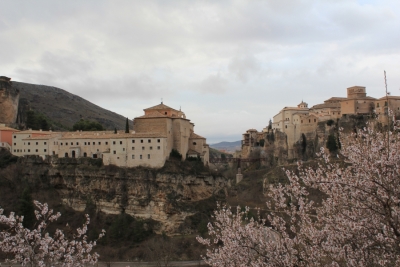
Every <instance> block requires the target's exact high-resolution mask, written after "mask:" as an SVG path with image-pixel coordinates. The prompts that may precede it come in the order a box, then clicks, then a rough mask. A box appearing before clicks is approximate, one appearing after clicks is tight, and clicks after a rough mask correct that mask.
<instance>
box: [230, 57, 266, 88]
mask: <svg viewBox="0 0 400 267" xmlns="http://www.w3.org/2000/svg"><path fill="white" fill-rule="evenodd" d="M228 69H229V72H231V73H232V74H233V75H234V76H235V77H236V78H237V79H238V80H240V81H242V82H247V81H248V79H249V78H250V76H252V75H253V76H254V75H255V74H257V73H259V72H260V70H261V67H260V63H259V62H258V60H257V59H256V58H255V57H254V56H252V55H245V56H237V57H234V58H233V59H232V60H231V62H230V63H229V66H228Z"/></svg>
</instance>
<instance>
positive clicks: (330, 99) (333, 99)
mask: <svg viewBox="0 0 400 267" xmlns="http://www.w3.org/2000/svg"><path fill="white" fill-rule="evenodd" d="M346 99H347V98H346V97H336V96H334V97H331V98H329V99H327V100H325V101H324V102H328V101H335V100H339V101H342V100H346Z"/></svg>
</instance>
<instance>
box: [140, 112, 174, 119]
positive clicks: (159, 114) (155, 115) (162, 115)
mask: <svg viewBox="0 0 400 267" xmlns="http://www.w3.org/2000/svg"><path fill="white" fill-rule="evenodd" d="M146 118H169V117H168V116H166V115H164V114H161V113H160V112H154V113H150V114H147V115H143V116H140V117H136V118H135V119H146Z"/></svg>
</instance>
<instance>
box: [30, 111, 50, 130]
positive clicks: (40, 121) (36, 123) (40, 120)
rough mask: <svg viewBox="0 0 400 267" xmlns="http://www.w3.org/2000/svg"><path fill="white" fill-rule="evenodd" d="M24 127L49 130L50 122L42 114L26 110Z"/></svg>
mask: <svg viewBox="0 0 400 267" xmlns="http://www.w3.org/2000/svg"><path fill="white" fill-rule="evenodd" d="M26 127H27V128H30V129H32V130H40V129H42V130H43V131H48V130H50V123H49V122H48V120H47V118H46V117H45V116H44V115H42V114H39V113H36V112H35V111H33V110H28V111H27V112H26Z"/></svg>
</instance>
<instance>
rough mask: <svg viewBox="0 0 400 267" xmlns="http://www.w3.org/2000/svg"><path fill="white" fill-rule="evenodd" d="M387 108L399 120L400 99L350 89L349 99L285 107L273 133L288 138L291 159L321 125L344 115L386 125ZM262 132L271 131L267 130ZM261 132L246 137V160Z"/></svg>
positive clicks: (273, 123)
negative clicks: (296, 147)
mask: <svg viewBox="0 0 400 267" xmlns="http://www.w3.org/2000/svg"><path fill="white" fill-rule="evenodd" d="M388 107H389V108H390V109H391V110H392V111H393V112H394V114H395V115H396V116H397V117H400V97H399V96H388V97H386V96H385V97H382V98H380V99H376V98H373V97H370V96H367V93H366V88H365V87H363V86H352V87H349V88H347V97H331V98H329V99H327V100H325V101H324V103H322V104H317V105H314V106H313V107H311V108H308V104H307V103H305V102H303V101H302V102H301V103H300V104H298V105H297V107H284V108H283V109H282V110H281V111H280V112H279V113H278V114H276V115H275V116H274V117H273V121H272V131H273V132H275V133H276V132H277V131H279V132H281V133H284V134H285V135H286V147H287V150H288V158H292V157H293V155H294V154H293V148H294V145H295V143H297V142H299V141H300V138H301V137H302V135H303V134H304V135H305V136H306V137H307V138H310V137H312V136H313V135H314V136H315V134H316V130H317V127H318V122H324V121H328V120H333V121H337V120H338V119H340V118H342V117H343V116H350V115H372V114H373V113H375V114H376V115H377V120H378V122H381V123H383V124H387V118H388V116H387V112H388ZM262 132H263V133H267V132H269V129H268V127H266V128H264V129H263V131H262ZM260 138H263V137H262V136H261V137H260V133H258V132H257V130H255V129H250V130H248V131H246V133H245V134H243V140H242V156H244V157H246V155H249V152H250V151H251V147H255V146H258V141H259V140H260Z"/></svg>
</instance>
